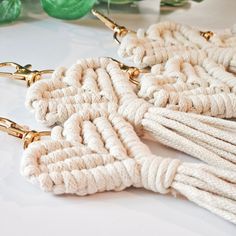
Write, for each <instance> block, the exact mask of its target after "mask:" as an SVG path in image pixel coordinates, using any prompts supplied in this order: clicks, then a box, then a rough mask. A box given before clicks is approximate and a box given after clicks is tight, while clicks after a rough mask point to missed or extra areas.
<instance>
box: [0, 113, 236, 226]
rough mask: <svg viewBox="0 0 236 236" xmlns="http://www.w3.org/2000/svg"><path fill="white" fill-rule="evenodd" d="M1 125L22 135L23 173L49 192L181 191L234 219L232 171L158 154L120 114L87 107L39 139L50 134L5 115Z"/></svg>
mask: <svg viewBox="0 0 236 236" xmlns="http://www.w3.org/2000/svg"><path fill="white" fill-rule="evenodd" d="M0 128H1V129H2V130H5V131H7V132H8V133H9V134H11V135H14V136H16V137H19V138H22V139H23V140H24V146H25V148H26V149H25V151H24V153H23V158H22V164H21V173H22V175H23V176H24V177H25V178H26V179H27V180H29V181H30V182H32V183H35V184H38V185H39V186H40V188H41V189H42V190H44V191H46V192H53V193H54V194H64V193H66V194H77V195H79V196H84V195H88V194H94V193H97V192H104V191H111V190H115V191H121V190H123V189H125V188H127V187H130V186H134V187H138V188H140V187H143V188H145V189H148V190H151V191H154V192H157V193H162V194H167V193H171V194H173V195H174V196H175V195H176V193H179V194H181V195H183V196H185V197H186V198H188V199H189V200H190V201H192V202H194V203H196V204H198V205H199V206H201V207H203V208H206V209H208V210H209V211H211V212H213V213H215V214H217V215H219V216H221V217H223V218H224V219H226V220H228V221H230V222H232V223H236V208H235V206H236V187H235V186H236V174H235V172H234V171H230V170H224V169H221V168H217V167H212V166H209V165H206V164H192V163H184V162H181V161H179V160H177V159H172V158H162V157H159V156H156V155H154V154H152V153H151V152H150V150H149V149H148V147H147V146H146V145H145V144H143V143H142V142H141V141H140V140H139V138H138V136H137V135H136V133H135V132H134V130H133V127H132V126H131V125H130V124H129V123H128V122H127V121H125V120H124V119H123V118H122V117H121V116H120V115H118V114H117V113H111V114H109V113H107V112H105V111H102V110H100V109H97V110H94V109H87V110H83V111H81V112H80V113H79V114H74V115H73V116H71V117H70V118H69V120H67V121H66V123H65V124H64V127H61V126H56V127H54V128H53V130H52V133H51V138H49V139H47V140H41V141H38V140H39V139H40V137H41V136H44V135H45V134H47V133H45V132H36V131H30V130H28V129H25V128H23V127H21V126H19V125H17V124H16V123H14V122H12V121H10V120H7V119H4V118H1V119H0ZM31 142H34V143H31ZM30 143H31V144H30Z"/></svg>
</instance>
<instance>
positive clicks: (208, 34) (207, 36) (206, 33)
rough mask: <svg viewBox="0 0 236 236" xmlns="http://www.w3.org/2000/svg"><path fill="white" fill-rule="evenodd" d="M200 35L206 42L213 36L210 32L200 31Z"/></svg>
mask: <svg viewBox="0 0 236 236" xmlns="http://www.w3.org/2000/svg"><path fill="white" fill-rule="evenodd" d="M200 35H201V36H202V37H203V38H205V39H206V40H207V41H209V40H210V38H211V37H212V36H213V35H214V33H213V32H212V31H200Z"/></svg>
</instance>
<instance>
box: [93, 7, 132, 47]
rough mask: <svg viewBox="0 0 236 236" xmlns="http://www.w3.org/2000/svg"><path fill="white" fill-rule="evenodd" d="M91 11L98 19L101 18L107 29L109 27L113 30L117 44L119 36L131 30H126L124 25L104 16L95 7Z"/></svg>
mask: <svg viewBox="0 0 236 236" xmlns="http://www.w3.org/2000/svg"><path fill="white" fill-rule="evenodd" d="M92 13H93V15H94V16H96V17H97V18H98V19H99V20H101V21H102V22H103V23H104V24H105V25H106V26H107V27H108V28H109V29H111V30H112V31H113V32H114V34H113V38H114V39H115V41H116V42H117V43H119V44H120V40H119V37H123V36H125V35H126V34H127V33H129V32H133V31H131V30H128V29H127V28H126V27H125V26H121V25H118V24H116V23H115V22H114V21H112V20H111V19H109V18H108V17H106V16H104V15H103V14H102V13H101V12H99V11H97V10H95V9H92Z"/></svg>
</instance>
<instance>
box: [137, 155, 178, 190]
mask: <svg viewBox="0 0 236 236" xmlns="http://www.w3.org/2000/svg"><path fill="white" fill-rule="evenodd" d="M141 163H142V164H141V181H142V185H143V186H144V188H146V189H149V190H152V191H153V192H159V193H162V194H166V193H168V192H170V190H171V188H170V187H171V185H172V182H173V180H174V178H175V175H176V173H177V169H178V167H179V165H180V163H181V162H180V161H179V160H177V159H170V158H166V159H162V158H160V157H156V158H149V159H142V160H141Z"/></svg>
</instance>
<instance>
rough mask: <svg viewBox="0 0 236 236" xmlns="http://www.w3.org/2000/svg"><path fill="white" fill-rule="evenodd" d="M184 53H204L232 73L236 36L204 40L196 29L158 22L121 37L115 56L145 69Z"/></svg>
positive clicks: (234, 67)
mask: <svg viewBox="0 0 236 236" xmlns="http://www.w3.org/2000/svg"><path fill="white" fill-rule="evenodd" d="M188 51H190V52H191V53H194V52H195V53H196V52H198V53H200V54H205V57H210V58H212V59H214V60H215V62H216V63H218V64H221V65H224V66H225V67H226V68H227V69H228V70H229V71H231V72H236V36H235V33H234V32H233V31H232V33H231V34H230V33H229V32H228V33H227V34H217V33H214V34H213V36H211V37H210V39H209V40H208V41H207V40H206V39H205V38H204V37H202V36H201V35H200V33H199V30H194V29H193V28H191V27H190V26H185V25H181V24H178V23H174V22H160V23H158V24H154V25H151V26H150V27H149V28H148V30H147V31H146V32H145V31H144V30H142V29H140V30H138V31H137V33H136V34H134V33H128V34H127V35H125V36H124V37H123V38H122V39H121V44H120V46H119V49H118V54H119V55H120V57H122V58H127V59H129V60H131V61H132V62H134V63H135V65H136V66H138V67H147V66H152V65H155V64H158V63H162V62H165V61H166V60H167V59H169V58H171V57H172V56H173V55H182V54H184V53H185V52H188Z"/></svg>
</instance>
